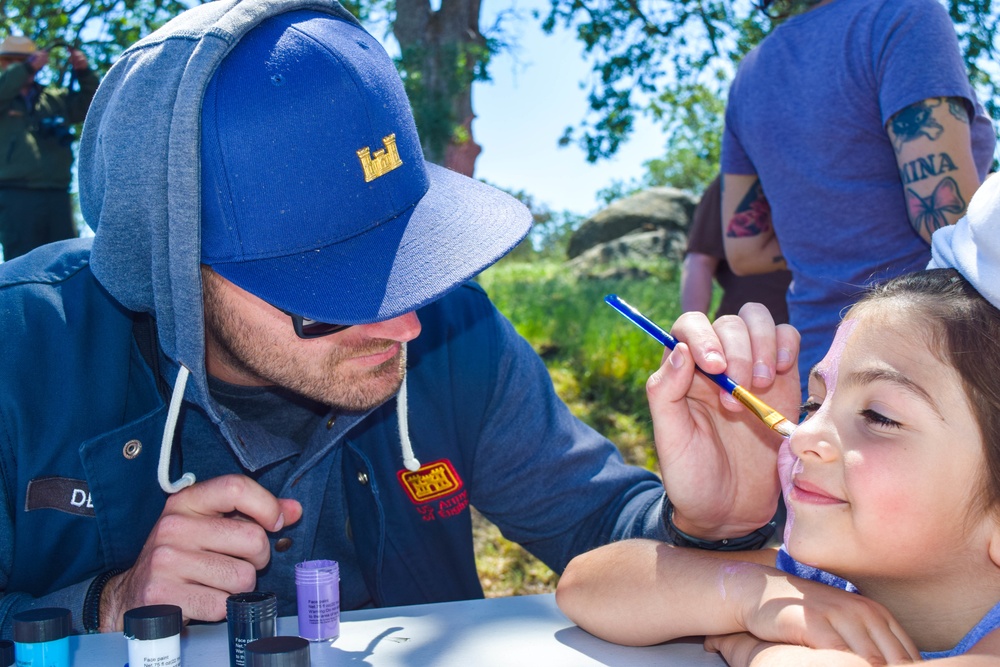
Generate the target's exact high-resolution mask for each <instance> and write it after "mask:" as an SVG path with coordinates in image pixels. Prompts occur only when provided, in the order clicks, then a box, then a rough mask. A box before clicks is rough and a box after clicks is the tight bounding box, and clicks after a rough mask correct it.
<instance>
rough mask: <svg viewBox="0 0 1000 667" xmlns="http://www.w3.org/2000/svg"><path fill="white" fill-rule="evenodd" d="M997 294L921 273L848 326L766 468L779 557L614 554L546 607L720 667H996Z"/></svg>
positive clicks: (999, 551)
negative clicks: (698, 642)
mask: <svg viewBox="0 0 1000 667" xmlns="http://www.w3.org/2000/svg"><path fill="white" fill-rule="evenodd" d="M970 214H971V210H970ZM992 234H993V235H997V232H996V230H995V229H994V230H993V232H992ZM935 241H937V239H935ZM990 243H993V244H997V241H992V240H991V241H990ZM936 246H937V244H935V247H936ZM998 247H1000V245H998ZM967 254H968V253H966V255H967ZM994 259H995V260H997V261H996V262H995V263H996V264H998V265H1000V252H998V253H996V257H995V258H994ZM953 265H955V264H953ZM981 268H982V271H981V272H977V275H976V276H975V277H974V279H975V278H982V277H983V276H987V277H988V276H991V275H992V274H993V273H995V272H996V271H998V270H1000V266H998V267H994V268H993V269H991V270H986V268H987V267H985V266H983V267H981ZM996 289H997V288H996V287H995V286H993V285H991V286H989V288H988V289H985V290H984V291H985V292H986V293H987V294H990V295H991V297H992V298H993V299H994V301H995V302H994V303H992V304H991V303H990V302H989V301H987V300H986V299H985V298H983V296H981V295H980V293H979V292H977V290H976V289H974V288H973V287H972V286H971V285H970V283H969V282H968V281H967V280H966V279H965V278H963V277H962V275H961V274H960V273H958V272H957V271H955V270H953V269H936V270H929V271H923V272H919V273H916V274H911V275H909V276H903V277H901V278H897V279H895V280H892V281H890V282H888V283H886V284H885V285H883V286H881V287H878V288H876V289H875V290H874V291H873V292H871V293H870V294H869V295H868V296H867V297H865V298H864V299H863V300H862V301H861V302H859V303H858V304H857V305H855V306H854V307H853V308H852V309H851V310H850V312H849V313H848V314H847V316H846V317H845V319H844V321H843V323H842V324H841V325H840V328H839V330H838V333H837V337H836V339H835V341H834V343H833V346H832V347H831V348H830V351H829V352H828V353H827V355H826V357H825V358H824V359H823V361H822V362H821V363H820V364H819V365H818V366H816V368H815V369H814V371H813V373H812V374H811V377H810V378H809V399H808V401H807V402H806V404H805V405H804V406H803V409H804V412H805V414H806V419H805V421H804V422H803V423H802V424H801V425H800V426H799V427H798V429H797V430H796V431H795V433H794V435H793V436H792V437H791V438H790V439H788V440H786V441H785V443H784V444H783V445H782V453H781V454H779V476H780V478H781V481H782V487H783V490H784V493H785V499H786V503H787V505H788V510H789V518H788V522H787V526H786V532H785V545H784V546H783V547H782V549H781V550H780V551H773V550H770V551H757V552H742V553H737V554H722V553H718V552H705V551H696V550H688V549H681V548H676V547H672V546H669V545H666V544H662V543H657V542H649V541H638V540H636V541H624V542H618V543H615V544H611V545H608V546H606V547H602V548H600V549H597V550H595V551H592V552H590V553H588V554H584V555H582V556H579V557H577V558H576V559H575V560H574V561H572V562H571V563H570V565H569V567H568V568H567V570H566V572H565V574H564V575H563V578H562V581H560V584H559V590H558V594H557V596H558V602H559V605H560V607H561V608H562V609H563V611H564V612H565V613H566V614H567V615H568V616H569V617H570V618H571V619H572V620H573V621H575V622H576V623H578V624H579V625H580V626H581V627H583V628H584V629H586V630H588V631H589V632H591V633H593V634H595V635H597V636H599V637H602V638H605V639H608V640H611V641H615V642H619V643H624V644H636V645H643V644H652V643H657V642H662V641H666V640H669V639H673V638H677V637H684V636H692V635H706V636H707V639H706V648H708V649H709V650H713V651H718V652H721V653H722V655H723V656H724V657H725V658H726V660H727V661H728V662H729V664H730V665H740V666H742V665H750V664H752V665H754V666H757V665H786V664H787V665H796V666H801V665H812V664H817V665H868V664H886V663H888V664H893V663H898V662H909V661H911V660H919V659H920V658H921V657H923V658H924V659H931V658H944V661H943V662H942V663H941V664H942V665H944V664H949V665H951V664H955V665H979V664H982V665H987V664H989V665H997V664H1000V629H998V628H1000V344H998V341H1000V310H998V306H1000V299H996ZM848 582H850V583H848ZM858 593H860V595H859V594H858Z"/></svg>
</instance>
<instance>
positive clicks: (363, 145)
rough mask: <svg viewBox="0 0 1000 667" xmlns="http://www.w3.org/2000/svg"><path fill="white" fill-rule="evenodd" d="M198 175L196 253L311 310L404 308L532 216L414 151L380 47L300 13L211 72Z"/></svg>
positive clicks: (478, 264)
mask: <svg viewBox="0 0 1000 667" xmlns="http://www.w3.org/2000/svg"><path fill="white" fill-rule="evenodd" d="M201 182H202V200H201V212H202V224H201V227H202V231H201V234H202V236H201V261H202V263H203V264H207V265H209V266H211V267H212V269H213V270H215V272H216V273H218V274H219V275H221V276H222V277H224V278H226V279H227V280H229V281H231V282H232V283H234V284H236V285H237V286H239V287H241V288H243V289H244V290H246V291H248V292H250V293H251V294H254V295H256V296H258V297H259V298H261V299H263V300H264V301H267V302H268V303H270V304H271V305H273V306H276V307H278V308H281V309H282V310H286V311H288V312H292V313H296V314H298V315H302V316H303V317H306V318H309V319H313V320H318V321H321V322H332V323H338V324H364V323H370V322H377V321H382V320H386V319H390V318H392V317H397V316H399V315H402V314H404V313H407V312H410V311H413V310H415V309H417V308H419V307H421V306H423V305H425V304H427V303H430V302H431V301H434V300H435V299H438V298H440V297H441V296H443V295H444V294H446V293H448V292H449V291H451V290H452V289H454V288H455V287H457V286H459V285H460V284H462V283H463V282H465V281H467V280H469V279H470V278H472V277H473V276H475V275H476V274H477V273H479V272H480V271H482V270H483V269H485V268H486V267H488V266H490V265H491V264H493V263H494V262H496V261H497V260H498V259H500V258H501V257H503V256H504V255H505V254H506V253H507V252H509V251H510V250H511V249H512V248H513V247H514V246H516V245H517V244H518V243H519V242H520V241H521V239H523V238H524V236H525V235H526V234H527V233H528V230H529V228H530V226H531V214H530V212H529V211H528V210H527V208H526V207H524V206H523V205H522V204H521V203H520V202H518V201H517V200H516V199H514V198H513V197H511V196H509V195H507V194H506V193H503V192H501V191H499V190H497V189H495V188H492V187H490V186H488V185H485V184H483V183H481V182H479V181H476V180H474V179H471V178H468V177H466V176H463V175H461V174H457V173H455V172H452V171H449V170H447V169H444V168H443V167H439V166H437V165H434V164H431V163H429V162H426V161H425V160H424V156H423V151H422V150H421V148H420V140H419V138H418V136H417V130H416V126H415V124H414V121H413V114H412V112H411V110H410V105H409V101H408V100H407V98H406V94H405V92H404V91H403V85H402V81H401V80H400V78H399V74H398V73H397V71H396V68H395V66H394V65H393V63H392V61H391V60H390V58H389V56H388V55H387V54H386V52H385V50H384V49H383V48H382V46H381V45H380V44H379V43H378V42H377V41H376V40H375V39H374V38H373V37H372V36H371V35H369V34H368V33H367V32H366V31H365V30H364V29H362V28H361V27H359V26H357V25H355V24H352V23H350V22H348V21H345V20H343V19H340V18H337V17H335V16H332V15H330V14H326V13H323V12H318V11H312V10H302V11H294V12H289V13H286V14H281V15H278V16H276V17H272V18H270V19H267V20H265V21H264V22H262V23H261V24H260V25H259V26H257V27H255V28H254V29H252V30H251V31H250V32H248V33H247V34H246V35H245V36H244V37H243V38H242V39H241V40H240V41H239V42H238V43H237V44H236V46H234V47H233V50H232V51H231V52H230V53H229V54H228V55H227V56H226V58H225V60H224V61H223V62H222V64H221V65H220V67H219V69H218V70H217V71H216V72H215V74H214V76H213V77H212V79H211V81H210V82H209V85H208V87H207V89H206V91H205V96H204V100H203V106H202V144H201Z"/></svg>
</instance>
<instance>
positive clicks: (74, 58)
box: [69, 49, 90, 71]
mask: <svg viewBox="0 0 1000 667" xmlns="http://www.w3.org/2000/svg"><path fill="white" fill-rule="evenodd" d="M69 64H70V66H71V67H72V68H73V69H75V70H77V71H79V70H84V69H89V68H90V63H89V62H87V55H86V54H85V53H84V52H83V51H81V50H79V49H70V50H69Z"/></svg>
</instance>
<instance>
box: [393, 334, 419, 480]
mask: <svg viewBox="0 0 1000 667" xmlns="http://www.w3.org/2000/svg"><path fill="white" fill-rule="evenodd" d="M396 413H397V417H398V418H399V443H400V446H401V447H402V449H403V465H404V466H406V469H407V470H409V471H410V472H416V471H417V470H420V461H418V460H417V457H415V456H414V455H413V443H411V442H410V418H409V409H408V408H407V406H406V343H403V383H402V384H400V385H399V394H398V395H397V396H396Z"/></svg>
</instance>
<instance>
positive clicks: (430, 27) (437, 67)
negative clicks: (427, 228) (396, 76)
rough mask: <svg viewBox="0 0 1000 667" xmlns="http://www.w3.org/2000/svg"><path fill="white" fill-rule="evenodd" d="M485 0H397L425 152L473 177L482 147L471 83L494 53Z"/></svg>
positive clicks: (407, 80)
mask: <svg viewBox="0 0 1000 667" xmlns="http://www.w3.org/2000/svg"><path fill="white" fill-rule="evenodd" d="M479 11H480V0H442V1H441V8H440V9H439V10H437V11H432V10H431V6H430V2H429V1H428V0H396V20H395V22H394V24H393V34H394V35H395V36H396V40H397V41H398V42H399V46H400V52H401V54H402V58H401V60H402V70H403V82H404V84H405V86H406V92H407V95H409V97H410V104H412V105H413V115H414V117H415V118H416V121H417V130H418V131H419V132H420V139H421V143H422V145H423V149H424V155H425V157H426V158H427V159H428V160H430V161H431V162H435V163H437V164H442V165H444V166H446V167H448V168H449V169H452V170H454V171H457V172H459V173H462V174H465V175H466V176H472V174H473V171H474V170H475V165H476V157H477V156H478V155H479V152H480V150H481V149H480V147H479V146H478V145H477V144H476V142H475V140H474V139H473V138H472V120H473V119H474V118H475V114H474V113H473V111H472V83H473V81H474V80H475V79H476V73H477V72H478V71H479V69H480V65H481V63H483V62H485V61H486V60H488V58H489V53H488V50H487V45H486V39H485V38H484V37H483V35H482V33H481V32H480V31H479Z"/></svg>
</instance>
